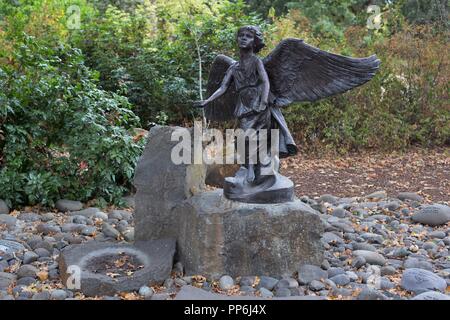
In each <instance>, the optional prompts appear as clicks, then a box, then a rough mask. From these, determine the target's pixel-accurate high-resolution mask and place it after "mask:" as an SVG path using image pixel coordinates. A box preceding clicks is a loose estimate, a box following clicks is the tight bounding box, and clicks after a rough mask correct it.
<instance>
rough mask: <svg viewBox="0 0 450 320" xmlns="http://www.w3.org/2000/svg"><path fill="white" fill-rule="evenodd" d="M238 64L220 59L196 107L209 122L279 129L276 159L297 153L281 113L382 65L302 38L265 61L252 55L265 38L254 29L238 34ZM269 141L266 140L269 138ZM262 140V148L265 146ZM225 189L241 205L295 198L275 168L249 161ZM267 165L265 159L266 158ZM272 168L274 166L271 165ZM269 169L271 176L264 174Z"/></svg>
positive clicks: (360, 80) (350, 84)
mask: <svg viewBox="0 0 450 320" xmlns="http://www.w3.org/2000/svg"><path fill="white" fill-rule="evenodd" d="M237 43H238V46H239V51H240V59H239V61H235V60H233V59H231V58H229V57H227V56H225V55H219V56H217V57H216V59H215V60H214V62H213V65H212V68H211V71H210V75H209V80H208V94H210V97H209V98H208V99H206V100H204V101H199V102H197V103H196V104H195V106H196V107H204V108H205V116H206V118H207V119H208V120H211V121H228V120H233V119H237V120H238V123H239V128H240V129H242V130H247V129H253V130H255V131H256V132H258V131H260V130H263V129H265V130H271V129H278V136H279V139H278V140H279V141H278V142H279V143H278V155H271V156H272V157H278V156H279V157H280V158H285V157H289V156H293V155H295V154H296V153H297V146H296V144H295V142H294V139H293V137H292V135H291V133H290V132H289V129H288V127H287V125H286V121H285V119H284V117H283V114H282V112H281V109H282V108H284V107H287V106H289V105H290V104H292V103H294V102H302V101H317V100H319V99H323V98H326V97H330V96H333V95H336V94H339V93H343V92H345V91H348V90H350V89H352V88H355V87H357V86H360V85H362V84H364V83H366V82H367V81H369V80H370V79H371V78H372V77H373V76H374V75H375V73H376V71H377V70H378V68H379V66H380V60H378V59H377V57H376V55H372V56H370V57H368V58H351V57H345V56H341V55H337V54H333V53H329V52H326V51H323V50H320V49H318V48H315V47H313V46H310V45H308V44H306V43H305V42H304V41H303V40H300V39H293V38H290V39H285V40H283V41H281V42H280V44H278V46H277V47H276V48H275V49H274V50H273V51H272V52H271V53H270V54H269V55H268V56H267V57H266V58H264V59H261V58H259V57H258V56H256V54H257V53H258V52H260V51H261V49H263V48H264V46H265V44H264V40H263V35H262V33H261V31H260V29H259V27H256V26H245V27H242V28H240V29H239V30H238V33H237ZM267 141H270V139H267ZM267 141H265V142H264V143H267ZM246 152H247V153H246V154H244V155H243V156H244V157H245V159H246V160H245V161H244V163H245V164H244V165H243V166H242V167H241V169H240V170H239V171H238V172H237V174H236V176H235V177H233V178H227V179H226V180H225V184H224V193H225V196H226V197H227V198H229V199H232V200H236V201H242V202H255V203H277V202H287V201H291V200H292V199H293V196H294V194H293V190H294V188H293V184H292V182H291V181H290V180H289V179H287V178H285V177H283V176H281V175H280V174H279V173H278V166H277V164H276V165H275V166H273V163H274V162H273V161H271V162H270V163H269V162H267V161H262V159H257V161H256V162H253V163H252V162H251V161H248V159H249V152H250V153H251V152H253V153H255V151H254V150H253V151H246ZM266 160H267V159H266ZM275 163H276V162H275ZM268 165H272V167H273V174H267V173H265V174H263V173H262V172H263V169H264V167H266V166H268Z"/></svg>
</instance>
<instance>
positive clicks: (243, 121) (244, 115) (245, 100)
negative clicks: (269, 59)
mask: <svg viewBox="0 0 450 320" xmlns="http://www.w3.org/2000/svg"><path fill="white" fill-rule="evenodd" d="M258 59H259V58H258V57H257V56H252V57H251V58H249V60H248V61H247V64H246V65H243V64H241V63H240V62H236V63H234V64H233V65H232V66H231V67H230V68H231V69H232V74H233V82H234V86H235V89H236V92H237V95H238V97H237V105H236V108H235V111H234V115H235V117H236V118H237V119H238V120H239V128H240V129H242V130H244V131H245V130H247V129H254V130H255V131H256V132H257V134H258V130H261V129H266V130H268V131H267V141H264V140H259V143H260V144H261V143H267V151H268V152H270V141H271V136H270V130H271V129H279V146H278V148H279V156H280V157H287V156H290V155H293V154H295V153H296V152H297V147H296V145H295V142H294V139H293V138H292V136H291V134H290V132H289V129H288V128H287V125H286V121H285V120H284V117H283V115H282V114H281V111H280V110H279V108H277V107H275V106H274V100H275V97H274V95H273V94H272V93H271V92H270V93H269V103H268V106H267V107H266V108H263V109H260V105H261V98H262V94H263V91H264V84H263V83H262V80H261V77H260V75H259V73H258V67H257V63H258ZM259 148H260V145H259V144H258V147H257V149H258V150H257V152H258V153H259ZM248 149H249V148H248V145H247V147H246V148H245V150H246V151H245V155H241V156H245V163H246V166H247V164H248V159H249V153H248ZM269 157H272V158H273V157H274V155H270V154H269ZM260 160H261V159H259V157H258V160H257V164H256V166H255V176H256V178H257V179H258V176H259V173H260V170H261V168H262V167H264V166H263V165H261V163H260ZM265 160H267V159H265ZM269 165H270V164H269ZM266 167H267V165H266ZM276 171H278V169H277V168H276ZM265 174H267V173H265Z"/></svg>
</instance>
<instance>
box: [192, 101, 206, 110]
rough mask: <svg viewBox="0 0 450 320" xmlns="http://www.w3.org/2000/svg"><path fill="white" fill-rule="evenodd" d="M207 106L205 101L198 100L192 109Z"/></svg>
mask: <svg viewBox="0 0 450 320" xmlns="http://www.w3.org/2000/svg"><path fill="white" fill-rule="evenodd" d="M207 104H208V101H207V100H200V101H195V102H194V108H204V107H205V106H206V105H207Z"/></svg>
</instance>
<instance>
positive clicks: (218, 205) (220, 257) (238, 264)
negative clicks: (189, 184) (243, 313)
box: [137, 189, 324, 278]
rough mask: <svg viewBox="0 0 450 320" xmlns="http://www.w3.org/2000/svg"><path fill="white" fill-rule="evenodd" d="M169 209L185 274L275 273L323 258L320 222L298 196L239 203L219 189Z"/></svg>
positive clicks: (320, 260) (237, 274)
mask: <svg viewBox="0 0 450 320" xmlns="http://www.w3.org/2000/svg"><path fill="white" fill-rule="evenodd" d="M173 213H174V214H176V216H177V217H178V219H177V220H178V222H177V225H178V230H177V231H176V233H174V234H173V235H170V236H171V237H176V238H177V240H178V242H177V243H178V249H179V251H178V256H179V258H180V261H182V262H183V264H184V266H185V269H186V273H187V274H188V275H194V274H203V275H207V276H210V277H212V278H217V277H220V276H221V275H223V274H228V275H230V276H233V277H235V276H246V275H255V274H257V275H260V276H262V275H265V276H279V275H280V274H285V273H292V272H294V271H296V270H297V268H298V267H299V266H300V265H302V264H315V265H320V263H321V262H322V260H323V246H322V243H321V241H320V238H321V236H322V233H323V230H324V227H323V224H322V222H321V220H320V217H319V215H318V214H317V212H316V211H315V210H313V209H312V208H311V207H309V206H308V205H306V204H305V203H303V202H301V201H299V200H296V201H293V202H288V203H283V204H247V203H239V202H234V201H230V200H227V199H226V198H225V197H224V196H223V194H222V190H221V189H218V190H215V191H210V192H204V193H201V194H198V195H196V196H194V197H192V198H191V199H189V200H187V201H186V202H185V203H184V205H182V206H178V207H177V208H176V209H175V210H174V212H173ZM137 223H138V222H137ZM149 227H150V226H149Z"/></svg>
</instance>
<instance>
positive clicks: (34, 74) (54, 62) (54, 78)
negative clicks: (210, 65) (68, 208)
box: [0, 36, 142, 205]
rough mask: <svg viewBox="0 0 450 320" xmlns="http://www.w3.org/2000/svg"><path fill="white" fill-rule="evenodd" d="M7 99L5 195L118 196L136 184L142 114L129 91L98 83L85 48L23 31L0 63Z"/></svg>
mask: <svg viewBox="0 0 450 320" xmlns="http://www.w3.org/2000/svg"><path fill="white" fill-rule="evenodd" d="M0 100H1V102H2V103H1V104H0V114H1V116H2V118H1V127H0V130H1V132H0V133H1V141H0V147H1V150H2V168H1V171H0V198H2V199H5V200H7V201H8V202H9V203H10V204H13V205H18V204H19V205H20V204H38V203H40V204H43V205H52V204H53V203H54V201H55V200H56V199H58V198H61V197H65V198H70V199H77V200H81V201H85V200H88V199H92V198H98V199H104V200H106V201H107V202H114V201H117V200H118V199H119V198H120V197H121V195H122V194H123V193H124V192H125V191H126V190H127V188H129V187H130V180H131V178H132V176H133V172H134V167H135V164H136V161H137V159H138V157H139V155H140V153H141V151H142V141H139V142H136V141H134V139H133V132H132V129H133V127H135V126H137V125H138V123H139V121H138V118H137V117H136V116H135V115H134V114H133V112H132V111H131V110H130V104H129V103H128V101H127V99H126V98H125V97H122V96H119V95H117V94H114V93H108V92H106V91H103V90H100V89H98V88H97V85H96V80H95V78H94V75H93V73H92V72H91V71H90V70H89V69H88V68H87V67H86V66H85V65H84V61H83V57H82V55H81V52H80V51H79V50H78V49H73V48H70V47H69V46H67V45H60V46H58V47H55V48H50V47H47V46H45V45H42V44H40V42H39V41H37V40H36V39H34V38H33V37H28V36H24V41H23V42H22V43H16V45H15V46H14V51H13V56H12V57H11V63H10V64H9V65H8V66H6V65H3V66H1V67H0Z"/></svg>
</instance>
